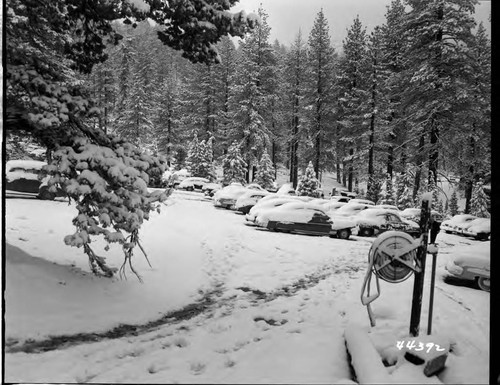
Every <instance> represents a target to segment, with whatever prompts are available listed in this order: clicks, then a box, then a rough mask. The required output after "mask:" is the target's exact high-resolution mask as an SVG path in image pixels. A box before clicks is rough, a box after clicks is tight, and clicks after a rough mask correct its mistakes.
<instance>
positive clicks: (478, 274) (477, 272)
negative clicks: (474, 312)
mask: <svg viewBox="0 0 500 385" xmlns="http://www.w3.org/2000/svg"><path fill="white" fill-rule="evenodd" d="M445 269H446V270H447V271H448V273H449V274H450V275H452V276H453V277H456V278H460V279H465V280H472V281H475V282H476V285H477V286H478V287H479V288H480V289H481V290H485V291H490V279H491V278H490V243H489V242H487V243H479V244H475V245H473V246H468V247H462V248H460V249H459V250H458V251H456V252H455V253H454V254H453V256H452V259H450V260H449V261H448V263H447V264H446V266H445Z"/></svg>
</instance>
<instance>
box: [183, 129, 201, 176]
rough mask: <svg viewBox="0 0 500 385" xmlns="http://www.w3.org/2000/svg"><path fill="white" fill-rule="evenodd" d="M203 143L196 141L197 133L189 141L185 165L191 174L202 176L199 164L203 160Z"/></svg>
mask: <svg viewBox="0 0 500 385" xmlns="http://www.w3.org/2000/svg"><path fill="white" fill-rule="evenodd" d="M204 145H205V143H204V142H203V145H202V144H201V143H200V142H199V141H198V135H196V134H195V135H194V137H193V140H192V141H191V142H190V143H189V147H188V156H187V159H186V166H187V169H188V171H189V172H190V173H191V175H192V176H198V177H204V175H200V169H201V167H202V166H201V164H202V162H203V154H202V151H203V147H202V146H204Z"/></svg>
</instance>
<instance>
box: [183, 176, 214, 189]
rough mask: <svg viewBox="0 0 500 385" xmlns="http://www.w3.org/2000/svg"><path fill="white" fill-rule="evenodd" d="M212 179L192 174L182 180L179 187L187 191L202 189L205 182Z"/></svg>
mask: <svg viewBox="0 0 500 385" xmlns="http://www.w3.org/2000/svg"><path fill="white" fill-rule="evenodd" d="M209 182H210V181H209V180H208V179H207V178H201V177H197V176H191V177H188V178H186V179H184V180H182V181H181V182H180V183H179V184H178V185H177V188H178V189H183V190H187V191H194V190H202V189H203V186H204V185H205V183H209Z"/></svg>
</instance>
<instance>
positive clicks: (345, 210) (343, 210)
mask: <svg viewBox="0 0 500 385" xmlns="http://www.w3.org/2000/svg"><path fill="white" fill-rule="evenodd" d="M368 207H370V205H368V204H365V203H351V202H348V203H346V204H345V205H344V206H342V207H340V208H339V209H338V210H337V211H336V212H335V215H339V216H342V217H351V216H354V215H357V214H358V213H360V212H361V211H363V210H366V209H367V208H368Z"/></svg>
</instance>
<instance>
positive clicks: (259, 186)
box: [245, 183, 268, 192]
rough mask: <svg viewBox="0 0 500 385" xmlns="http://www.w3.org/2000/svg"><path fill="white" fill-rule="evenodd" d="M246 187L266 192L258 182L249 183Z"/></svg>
mask: <svg viewBox="0 0 500 385" xmlns="http://www.w3.org/2000/svg"><path fill="white" fill-rule="evenodd" d="M245 187H246V188H248V189H250V190H258V191H265V192H268V191H267V190H266V189H265V188H263V187H262V186H261V185H260V184H258V183H250V184H247V185H246V186H245Z"/></svg>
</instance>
